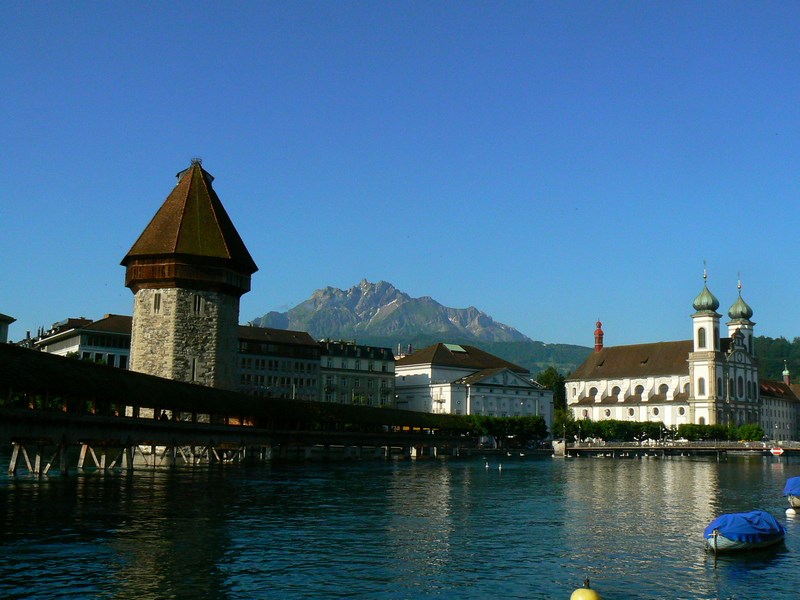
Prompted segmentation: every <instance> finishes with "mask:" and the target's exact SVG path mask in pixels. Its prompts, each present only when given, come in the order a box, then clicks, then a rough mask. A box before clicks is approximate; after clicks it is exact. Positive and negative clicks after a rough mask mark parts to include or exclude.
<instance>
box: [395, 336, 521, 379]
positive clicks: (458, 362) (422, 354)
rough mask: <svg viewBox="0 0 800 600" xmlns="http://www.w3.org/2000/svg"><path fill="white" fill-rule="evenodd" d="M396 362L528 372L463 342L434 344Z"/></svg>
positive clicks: (400, 363) (401, 363)
mask: <svg viewBox="0 0 800 600" xmlns="http://www.w3.org/2000/svg"><path fill="white" fill-rule="evenodd" d="M396 364H397V366H399V367H402V366H408V365H434V366H437V367H456V368H460V369H475V370H481V371H482V370H484V369H495V368H505V369H510V370H511V371H514V372H515V373H529V372H530V371H528V369H526V368H524V367H520V366H519V365H515V364H514V363H511V362H508V361H507V360H504V359H502V358H500V357H499V356H495V355H494V354H489V353H488V352H484V351H483V350H481V349H480V348H476V347H475V346H466V345H463V344H460V345H459V344H441V343H440V344H434V345H432V346H428V347H427V348H423V349H422V350H417V351H416V352H414V353H413V354H409V355H408V356H404V357H403V358H400V359H398V360H397V363H396Z"/></svg>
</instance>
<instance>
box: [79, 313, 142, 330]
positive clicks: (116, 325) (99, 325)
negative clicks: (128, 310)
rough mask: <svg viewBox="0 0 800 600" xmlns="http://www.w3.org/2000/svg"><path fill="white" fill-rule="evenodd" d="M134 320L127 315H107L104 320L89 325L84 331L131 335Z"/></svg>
mask: <svg viewBox="0 0 800 600" xmlns="http://www.w3.org/2000/svg"><path fill="white" fill-rule="evenodd" d="M132 323H133V318H132V317H128V316H126V315H111V314H108V315H105V316H104V317H103V318H102V319H99V320H97V321H94V322H93V323H89V324H88V325H86V326H85V327H83V329H85V330H88V331H107V332H109V333H124V334H127V335H130V334H131V326H132Z"/></svg>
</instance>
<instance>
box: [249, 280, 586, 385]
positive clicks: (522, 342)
mask: <svg viewBox="0 0 800 600" xmlns="http://www.w3.org/2000/svg"><path fill="white" fill-rule="evenodd" d="M251 323H252V324H253V325H256V326H258V327H273V328H276V329H292V330H296V331H307V332H308V333H309V334H311V336H312V337H314V338H315V339H323V338H329V339H346V340H356V341H358V342H359V343H362V344H371V345H378V346H384V347H389V348H392V349H393V350H395V351H397V348H398V345H399V346H400V347H401V348H403V350H404V351H405V349H406V348H407V347H408V346H409V345H410V346H412V347H413V348H422V347H424V346H427V345H430V344H433V343H436V342H448V343H468V344H473V345H476V346H479V347H481V348H483V349H484V350H486V351H488V352H491V353H493V354H496V355H497V356H501V357H502V358H505V359H506V360H510V361H512V362H514V363H516V364H519V365H520V366H523V367H526V368H527V369H529V370H530V371H531V373H533V374H534V375H535V374H536V373H538V372H539V371H541V370H544V369H545V368H547V367H548V366H550V365H553V366H555V367H556V368H557V369H559V371H562V372H568V371H572V370H573V369H574V368H575V367H576V366H577V365H578V364H580V363H581V362H583V360H584V359H585V357H586V356H587V355H588V354H589V351H590V349H589V348H584V347H582V346H572V345H567V344H544V343H542V342H536V341H533V340H531V339H530V338H529V337H527V336H526V335H524V334H522V333H520V332H519V331H517V330H516V329H514V328H513V327H510V326H508V325H504V324H503V323H498V322H497V321H495V320H494V319H492V317H490V316H489V315H487V314H486V313H484V312H483V311H480V310H478V309H477V308H475V307H472V306H470V307H469V308H449V307H446V306H443V305H442V304H439V303H438V302H436V301H435V300H434V299H433V298H431V297H429V296H423V297H421V298H412V297H411V296H409V295H408V294H406V293H404V292H401V291H400V290H398V289H397V288H396V287H395V286H393V285H392V284H391V283H388V282H386V281H379V282H378V283H370V282H368V281H366V280H362V281H361V283H360V284H359V285H357V286H353V287H351V288H350V289H348V290H341V289H338V288H334V287H326V288H324V289H321V290H317V291H315V292H314V293H313V294H312V295H311V297H310V298H309V299H308V300H306V301H304V302H302V303H300V304H298V305H297V306H295V307H294V308H292V309H290V310H289V311H287V312H282V313H281V312H275V311H272V312H268V313H266V314H265V315H264V316H262V317H259V318H256V319H253V321H252V322H251Z"/></svg>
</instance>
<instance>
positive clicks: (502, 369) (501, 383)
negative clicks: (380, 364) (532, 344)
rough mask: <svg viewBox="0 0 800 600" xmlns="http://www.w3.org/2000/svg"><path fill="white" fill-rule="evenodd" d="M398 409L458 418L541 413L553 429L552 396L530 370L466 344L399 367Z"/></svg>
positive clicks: (437, 348) (439, 347)
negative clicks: (532, 375)
mask: <svg viewBox="0 0 800 600" xmlns="http://www.w3.org/2000/svg"><path fill="white" fill-rule="evenodd" d="M395 375H396V380H395V389H396V394H397V408H400V409H406V410H417V411H422V412H433V413H447V414H457V415H459V414H460V415H490V416H497V417H514V416H529V415H539V416H541V417H543V418H544V419H545V422H546V423H547V427H548V429H550V430H552V425H553V392H552V391H551V390H548V389H546V388H545V387H543V386H541V385H540V384H538V383H536V382H535V381H533V380H532V379H531V377H530V372H529V371H528V370H527V369H525V368H523V367H520V366H519V365H515V364H513V363H511V362H508V361H506V360H504V359H502V358H500V357H498V356H494V355H493V354H490V353H488V352H485V351H483V350H481V349H480V348H476V347H474V346H468V345H463V344H442V343H440V344H434V345H432V346H429V347H427V348H424V349H422V350H418V351H417V352H414V353H412V354H409V355H408V356H404V357H402V358H400V359H399V360H398V361H397V364H396V365H395Z"/></svg>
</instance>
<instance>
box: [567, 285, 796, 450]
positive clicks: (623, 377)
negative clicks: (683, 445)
mask: <svg viewBox="0 0 800 600" xmlns="http://www.w3.org/2000/svg"><path fill="white" fill-rule="evenodd" d="M706 278H707V276H706V275H705V274H704V276H703V279H704V284H703V290H702V291H701V293H700V294H699V295H698V296H697V298H695V300H694V303H693V307H694V310H695V312H694V313H693V314H692V326H693V327H692V328H693V339H691V340H683V341H676V342H655V343H649V344H634V345H629V346H611V347H605V346H604V345H603V336H604V333H603V330H602V323H600V322H598V323H597V326H596V329H595V351H594V352H593V353H592V354H591V355H589V357H588V358H587V359H586V361H584V363H583V364H582V365H581V366H580V367H578V368H577V369H576V370H575V371H574V372H573V373H572V374H571V375H570V376H569V377H568V378H567V380H566V393H567V404H568V407H569V408H570V409H571V410H572V411H573V415H574V417H575V418H576V419H591V420H593V421H597V420H603V419H617V420H631V421H661V422H662V423H664V425H666V426H668V427H669V426H678V425H681V424H689V423H693V424H699V425H713V424H721V425H726V426H727V425H733V426H737V427H738V426H740V425H743V424H749V423H758V424H760V425H761V426H762V428H763V429H764V431H765V432H766V433H767V434H768V435H769V436H770V437H772V438H774V439H779V440H780V439H797V437H798V418H799V417H800V400H798V397H797V395H796V394H797V393H798V392H800V390H798V389H795V388H794V387H793V386H791V384H790V383H789V379H788V372H787V373H785V374H784V381H783V382H774V381H769V380H759V377H758V360H757V358H756V355H755V348H754V346H753V337H754V336H753V329H754V326H755V323H754V322H753V321H752V320H751V318H752V316H753V310H752V309H751V308H750V306H748V305H747V303H746V302H745V301H744V300H743V299H742V295H741V283H740V284H739V295H738V298H737V299H736V301H735V303H734V304H733V305H732V306H731V308H730V309H729V311H728V317H729V319H730V320H729V321H728V322H727V323H726V325H727V327H728V337H725V338H723V337H720V319H721V318H722V315H720V314H719V313H717V309H718V308H719V301H718V300H717V298H716V297H715V296H714V295H713V294H712V293H711V292H710V290H709V289H708V286H707V284H706Z"/></svg>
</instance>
